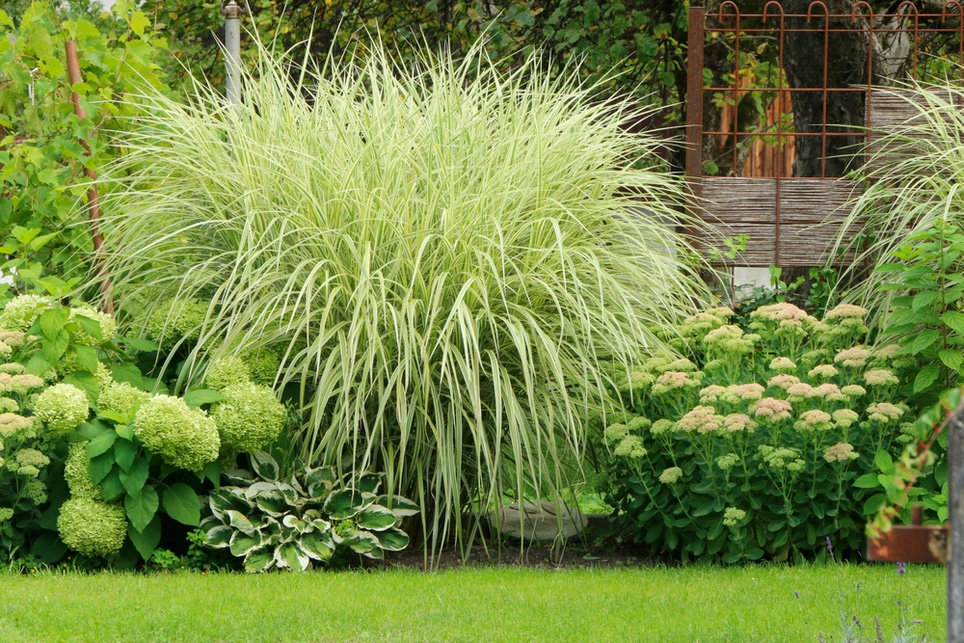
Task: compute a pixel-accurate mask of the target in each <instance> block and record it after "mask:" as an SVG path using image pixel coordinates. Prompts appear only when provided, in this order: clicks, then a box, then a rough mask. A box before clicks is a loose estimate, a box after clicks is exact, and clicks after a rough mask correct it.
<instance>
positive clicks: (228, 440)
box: [211, 383, 285, 453]
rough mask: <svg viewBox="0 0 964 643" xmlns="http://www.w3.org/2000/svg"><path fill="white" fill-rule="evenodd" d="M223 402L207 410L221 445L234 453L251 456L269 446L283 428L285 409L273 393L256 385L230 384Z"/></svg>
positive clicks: (224, 393) (225, 390) (223, 392)
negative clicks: (249, 454) (219, 435)
mask: <svg viewBox="0 0 964 643" xmlns="http://www.w3.org/2000/svg"><path fill="white" fill-rule="evenodd" d="M222 394H223V395H224V400H223V401H221V402H218V403H217V404H215V405H214V406H213V407H212V409H211V417H212V418H213V419H214V421H215V423H216V424H217V425H218V432H219V433H220V434H221V445H222V446H223V447H226V448H228V449H232V450H234V451H237V452H238V453H254V452H255V451H257V450H258V449H261V448H263V447H265V446H267V445H268V444H271V442H273V441H274V440H275V438H277V437H278V434H279V433H281V429H282V428H284V425H285V407H284V405H283V404H281V402H279V401H278V398H277V397H275V394H274V391H272V390H271V389H270V388H268V387H266V386H259V385H257V384H251V383H246V384H232V385H231V386H228V387H227V388H225V389H224V390H223V391H222Z"/></svg>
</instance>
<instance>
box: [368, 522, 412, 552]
mask: <svg viewBox="0 0 964 643" xmlns="http://www.w3.org/2000/svg"><path fill="white" fill-rule="evenodd" d="M374 536H375V538H377V539H378V546H379V547H381V548H382V549H384V550H385V551H401V550H403V549H405V548H406V547H408V543H409V537H408V534H406V533H405V532H404V531H402V530H401V529H398V528H397V527H392V528H391V529H386V530H385V531H379V532H376V533H375V534H374Z"/></svg>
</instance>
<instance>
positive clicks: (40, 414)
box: [33, 383, 88, 435]
mask: <svg viewBox="0 0 964 643" xmlns="http://www.w3.org/2000/svg"><path fill="white" fill-rule="evenodd" d="M33 414H34V416H35V417H37V418H38V419H39V420H40V421H42V422H43V423H44V424H46V425H47V429H48V430H49V431H51V432H52V433H55V434H58V435H65V434H67V433H70V431H72V430H73V429H74V428H76V427H77V425H79V424H80V423H81V422H83V421H84V420H86V419H87V415H88V408H87V394H86V393H84V392H83V391H82V390H80V389H79V388H77V387H76V386H74V385H73V384H65V383H61V384H54V385H53V386H51V387H50V388H48V389H46V390H45V391H44V392H42V393H41V394H40V395H39V396H38V397H37V400H36V401H35V402H34V407H33Z"/></svg>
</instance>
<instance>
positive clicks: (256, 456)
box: [251, 451, 281, 480]
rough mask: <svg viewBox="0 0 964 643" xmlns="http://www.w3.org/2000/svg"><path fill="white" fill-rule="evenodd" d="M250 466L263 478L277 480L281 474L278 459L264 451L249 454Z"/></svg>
mask: <svg viewBox="0 0 964 643" xmlns="http://www.w3.org/2000/svg"><path fill="white" fill-rule="evenodd" d="M251 468H253V469H254V472H255V473H256V474H258V475H259V476H261V477H262V478H264V479H265V480H277V479H278V476H280V475H281V467H279V466H278V461H277V460H275V459H274V458H272V457H271V455H270V454H268V453H266V452H264V451H258V452H257V453H252V454H251Z"/></svg>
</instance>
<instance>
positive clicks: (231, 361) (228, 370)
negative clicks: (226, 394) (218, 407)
mask: <svg viewBox="0 0 964 643" xmlns="http://www.w3.org/2000/svg"><path fill="white" fill-rule="evenodd" d="M250 381H251V369H250V368H249V366H248V363H247V362H246V361H245V360H243V359H241V358H240V357H236V356H231V357H222V358H220V359H216V360H214V362H212V363H211V366H210V367H209V368H208V371H207V373H206V374H205V376H204V383H205V384H206V385H207V386H208V387H210V388H213V389H214V390H216V391H223V390H224V389H226V388H228V387H229V386H235V385H237V384H245V383H248V382H250Z"/></svg>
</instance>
